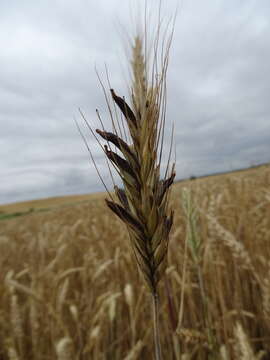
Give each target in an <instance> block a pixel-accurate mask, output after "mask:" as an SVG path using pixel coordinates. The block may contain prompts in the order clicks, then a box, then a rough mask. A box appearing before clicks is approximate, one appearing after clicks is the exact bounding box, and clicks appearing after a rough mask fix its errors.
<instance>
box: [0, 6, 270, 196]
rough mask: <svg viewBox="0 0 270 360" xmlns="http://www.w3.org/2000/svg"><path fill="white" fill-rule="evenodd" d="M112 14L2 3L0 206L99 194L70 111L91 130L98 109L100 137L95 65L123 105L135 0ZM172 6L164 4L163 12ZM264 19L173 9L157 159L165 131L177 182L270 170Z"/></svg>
mask: <svg viewBox="0 0 270 360" xmlns="http://www.w3.org/2000/svg"><path fill="white" fill-rule="evenodd" d="M52 4H53V6H52ZM119 4H120V3H119V1H117V0H112V1H110V2H108V1H107V0H100V1H98V2H92V1H84V0H80V1H78V2H76V4H74V2H73V1H70V0H68V1H65V2H62V1H60V0H57V1H54V2H52V3H50V1H49V2H44V1H28V2H21V1H18V0H17V1H13V2H9V1H7V0H3V1H2V2H1V6H0V7H1V11H0V46H1V49H4V50H3V51H2V53H1V58H0V78H1V84H0V126H1V133H0V159H1V168H0V176H1V179H2V181H1V184H0V203H5V202H9V201H17V200H26V199H28V198H35V197H46V196H53V195H63V194H67V193H81V192H90V191H97V190H101V189H102V185H101V184H100V181H99V179H98V177H97V176H96V173H95V169H94V167H93V166H91V164H90V158H89V154H88V153H87V149H86V148H85V146H84V144H83V141H82V139H81V138H80V135H79V133H78V131H77V129H76V126H75V123H74V117H76V119H77V120H78V122H79V124H80V126H81V128H82V130H83V133H84V134H85V136H86V137H87V141H88V142H89V146H90V148H91V150H92V152H93V154H94V157H95V159H96V161H97V164H98V165H99V167H100V169H101V171H102V173H103V174H104V176H105V178H106V179H108V172H107V170H106V163H105V162H104V157H103V154H102V150H101V149H100V148H99V146H97V144H96V142H95V139H93V136H92V135H91V134H90V133H89V129H87V127H86V126H85V124H84V122H83V120H82V119H81V117H80V115H79V112H78V108H79V107H80V108H81V109H82V110H83V112H84V114H85V116H86V118H87V120H88V121H89V123H90V124H91V126H92V127H93V129H95V128H96V127H100V124H99V122H98V119H97V116H96V113H95V109H96V108H98V109H99V110H100V113H101V115H102V120H103V121H104V124H105V126H106V127H108V128H109V129H110V128H111V125H110V122H109V115H108V113H107V111H106V104H105V99H104V95H103V93H102V89H101V87H100V84H99V82H98V79H97V76H96V73H95V66H97V68H98V71H99V73H100V75H101V76H102V79H103V81H104V82H105V83H106V73H105V68H104V64H105V63H106V64H107V66H108V68H109V75H110V80H111V84H112V86H113V87H114V88H115V89H117V91H118V93H120V94H121V95H126V94H127V91H126V83H125V81H126V78H128V71H127V65H126V63H127V60H128V59H127V56H126V55H125V54H124V50H125V46H126V45H127V44H128V33H129V34H133V33H134V29H135V24H136V20H134V18H136V15H135V14H136V10H137V9H138V8H140V7H141V8H143V1H140V5H138V2H135V1H133V2H132V1H127V2H124V3H123V2H121V6H120V5H119ZM176 4H177V1H176V0H175V1H174V0H169V1H167V2H166V6H165V4H164V13H165V14H166V15H172V14H173V13H174V10H175V8H176ZM151 6H153V7H154V8H155V9H156V1H154V0H151V1H150V2H149V7H151ZM130 9H131V12H130ZM269 16H270V3H269V1H267V0H262V1H260V2H256V1H252V0H249V1H237V2H235V1H233V0H229V1H225V0H224V1H219V2H212V1H204V2H201V1H199V0H190V1H185V2H181V3H180V6H179V13H178V18H177V22H176V28H175V34H174V41H173V46H172V51H171V59H170V67H169V71H168V112H167V119H168V126H167V127H166V139H167V140H166V143H165V148H166V150H167V152H168V149H169V138H170V131H171V125H172V123H173V122H174V124H175V139H174V142H175V146H176V153H177V177H178V178H183V177H188V176H190V175H200V174H206V173H211V172H217V171H226V170H231V169H234V168H239V167H245V166H249V165H254V164H255V163H260V162H266V161H269V150H270V149H269V147H270V146H269V144H270V141H269V140H270V135H269V134H270V122H269V115H270V103H269V99H268V98H269V90H270V89H269V88H270V85H269V84H270V81H269V80H270V68H269V65H268V64H269V62H270V45H269V41H268V39H269V35H270V21H269ZM153 18H154V16H152V19H151V20H153ZM123 28H124V29H125V28H126V29H127V31H126V32H125V33H123V32H121V31H122V29H123ZM123 54H124V55H123ZM107 85H108V84H106V88H107V87H109V86H107ZM108 186H111V182H110V181H108Z"/></svg>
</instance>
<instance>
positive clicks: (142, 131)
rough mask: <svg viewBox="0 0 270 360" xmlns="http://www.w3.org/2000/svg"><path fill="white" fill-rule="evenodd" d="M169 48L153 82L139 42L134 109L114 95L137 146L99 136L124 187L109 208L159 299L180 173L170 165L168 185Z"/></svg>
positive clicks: (154, 69)
mask: <svg viewBox="0 0 270 360" xmlns="http://www.w3.org/2000/svg"><path fill="white" fill-rule="evenodd" d="M169 45H170V40H169V43H168V47H167V48H166V49H165V50H166V51H165V54H166V55H165V56H164V58H163V59H162V67H161V70H160V73H158V72H157V71H158V70H157V62H158V60H157V58H156V56H157V55H156V54H155V56H154V61H153V64H152V73H151V75H150V76H148V74H147V69H148V68H149V64H147V59H146V58H145V56H144V53H143V48H144V43H143V40H142V38H141V37H136V38H135V44H134V47H133V59H132V62H131V65H132V72H133V81H132V87H131V105H128V104H127V102H126V101H125V99H124V98H122V97H120V96H118V95H117V94H116V93H115V91H114V90H113V89H111V96H112V99H113V101H114V102H115V104H116V105H117V106H118V107H119V109H120V111H121V113H122V115H123V116H124V118H125V120H126V124H127V129H128V133H129V134H128V135H129V139H131V143H130V144H128V143H127V139H126V138H125V139H123V138H122V137H121V134H122V131H121V129H120V130H118V131H117V130H116V127H115V126H114V124H113V128H114V132H107V131H101V130H97V133H98V134H99V135H100V136H101V137H102V138H103V139H105V140H106V141H107V145H105V146H104V151H105V154H106V156H107V158H108V159H109V161H110V162H111V163H112V165H113V166H114V167H115V168H116V170H117V172H118V174H119V175H120V177H121V180H122V182H123V187H124V188H123V189H120V188H118V187H117V186H115V194H116V196H117V199H118V201H115V200H114V199H113V198H111V199H110V200H108V199H107V200H106V203H107V205H108V207H109V208H110V209H111V210H112V211H113V212H114V213H115V214H116V215H117V216H118V217H119V218H120V219H121V220H122V221H123V222H124V223H125V225H126V226H127V230H128V233H129V236H130V240H131V245H132V249H133V251H134V255H135V258H136V261H137V264H138V265H139V268H140V270H141V272H142V274H143V276H144V279H145V280H146V283H147V285H148V286H149V288H150V290H151V292H152V294H156V292H157V285H158V282H159V280H160V278H161V276H162V274H163V273H164V270H165V267H166V256H167V249H168V241H169V233H170V230H171V227H172V223H173V212H172V211H170V210H169V209H168V203H169V188H170V186H171V185H172V183H173V180H174V177H175V172H174V166H172V168H171V170H170V171H169V161H168V164H167V169H166V173H165V179H164V180H161V179H160V171H161V157H162V147H163V139H164V125H165V104H166V87H165V82H166V70H167V63H168V51H169ZM156 51H157V49H156V48H155V52H156ZM149 78H150V79H149ZM110 144H113V145H114V146H115V148H116V149H117V150H118V151H120V152H121V155H119V154H118V153H117V150H116V151H112V149H111V145H110Z"/></svg>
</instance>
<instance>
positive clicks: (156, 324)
mask: <svg viewBox="0 0 270 360" xmlns="http://www.w3.org/2000/svg"><path fill="white" fill-rule="evenodd" d="M152 301H153V302H152V304H153V326H154V345H155V360H162V353H161V344H160V329H159V316H158V315H159V296H158V293H155V294H153V295H152Z"/></svg>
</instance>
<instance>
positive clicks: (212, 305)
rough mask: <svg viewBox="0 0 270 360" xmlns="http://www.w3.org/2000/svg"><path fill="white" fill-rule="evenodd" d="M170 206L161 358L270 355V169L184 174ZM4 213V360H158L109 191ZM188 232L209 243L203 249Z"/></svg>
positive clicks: (144, 296)
mask: <svg viewBox="0 0 270 360" xmlns="http://www.w3.org/2000/svg"><path fill="white" fill-rule="evenodd" d="M183 194H184V195H185V198H184V199H183ZM185 199H186V200H185ZM187 199H188V201H189V205H192V209H193V212H192V216H190V217H188V216H187V212H186V211H187ZM185 201H186V202H185ZM171 205H172V207H173V208H174V210H175V223H174V227H173V231H172V236H171V241H170V246H169V254H168V269H167V273H166V277H165V279H164V281H162V283H161V285H160V294H161V313H160V318H161V325H162V326H161V329H162V345H163V349H164V351H166V356H164V359H165V360H193V359H198V360H206V359H212V360H230V359H235V360H238V359H244V357H243V354H242V355H241V354H240V353H239V351H240V350H239V349H240V347H241V346H242V350H243V352H244V351H246V353H245V354H247V355H246V359H247V360H248V359H254V360H256V359H257V360H258V359H262V360H267V359H269V358H270V260H269V259H270V167H269V166H261V167H258V168H253V169H248V170H245V171H239V172H233V173H228V174H222V175H215V176H209V177H204V178H200V179H195V180H190V181H182V182H178V183H176V184H175V185H174V187H173V190H172V204H171ZM31 209H32V210H31ZM42 209H43V210H46V211H41V210H42ZM16 213H23V214H25V216H19V215H18V216H16V215H14V214H16ZM7 215H10V216H9V218H7V219H2V220H1V222H0V294H1V296H0V359H1V360H8V359H20V360H21V359H22V360H26V359H27V360H45V359H59V360H61V359H72V360H73V359H79V360H86V359H87V360H89V359H93V360H98V359H100V360H102V359H108V360H111V359H112V360H120V359H121V360H123V359H124V360H133V359H134V360H135V359H142V360H144V359H145V360H146V359H147V360H148V359H151V358H152V357H151V356H152V353H153V344H152V329H151V321H150V320H151V314H149V311H148V309H149V306H148V305H149V303H148V302H149V301H150V297H149V295H148V293H147V290H146V287H145V286H144V283H143V280H142V278H141V277H140V275H139V273H138V271H137V269H136V265H135V262H134V259H133V254H132V251H131V249H130V246H129V239H128V236H127V234H126V230H125V228H124V227H123V226H122V225H121V224H120V222H119V221H118V220H117V219H116V217H115V216H113V215H112V214H111V212H110V211H109V210H108V209H107V208H106V206H105V204H104V194H93V195H80V196H68V197H59V198H50V199H45V200H35V201H29V202H23V203H17V204H10V205H2V206H0V217H1V216H7ZM195 215H196V216H195ZM191 230H192V231H191ZM187 235H189V236H191V235H192V237H191V239H193V240H194V239H195V240H196V241H197V242H198V243H199V244H200V246H199V247H198V248H197V249H196V251H197V252H196V254H195V255H196V256H195V257H194V253H192V251H191V248H190V247H189V246H187V247H186V244H187V243H186V239H187ZM195 240H194V241H195ZM185 249H186V250H185ZM202 288H203V290H204V291H203V292H202V291H201V290H202ZM61 354H62V355H61ZM179 354H181V355H179ZM61 356H62V357H61Z"/></svg>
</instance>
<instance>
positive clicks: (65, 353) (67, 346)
mask: <svg viewBox="0 0 270 360" xmlns="http://www.w3.org/2000/svg"><path fill="white" fill-rule="evenodd" d="M56 354H57V360H72V359H73V355H72V354H73V344H72V340H71V339H70V338H69V337H63V338H62V339H60V340H59V341H58V343H57V344H56Z"/></svg>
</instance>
